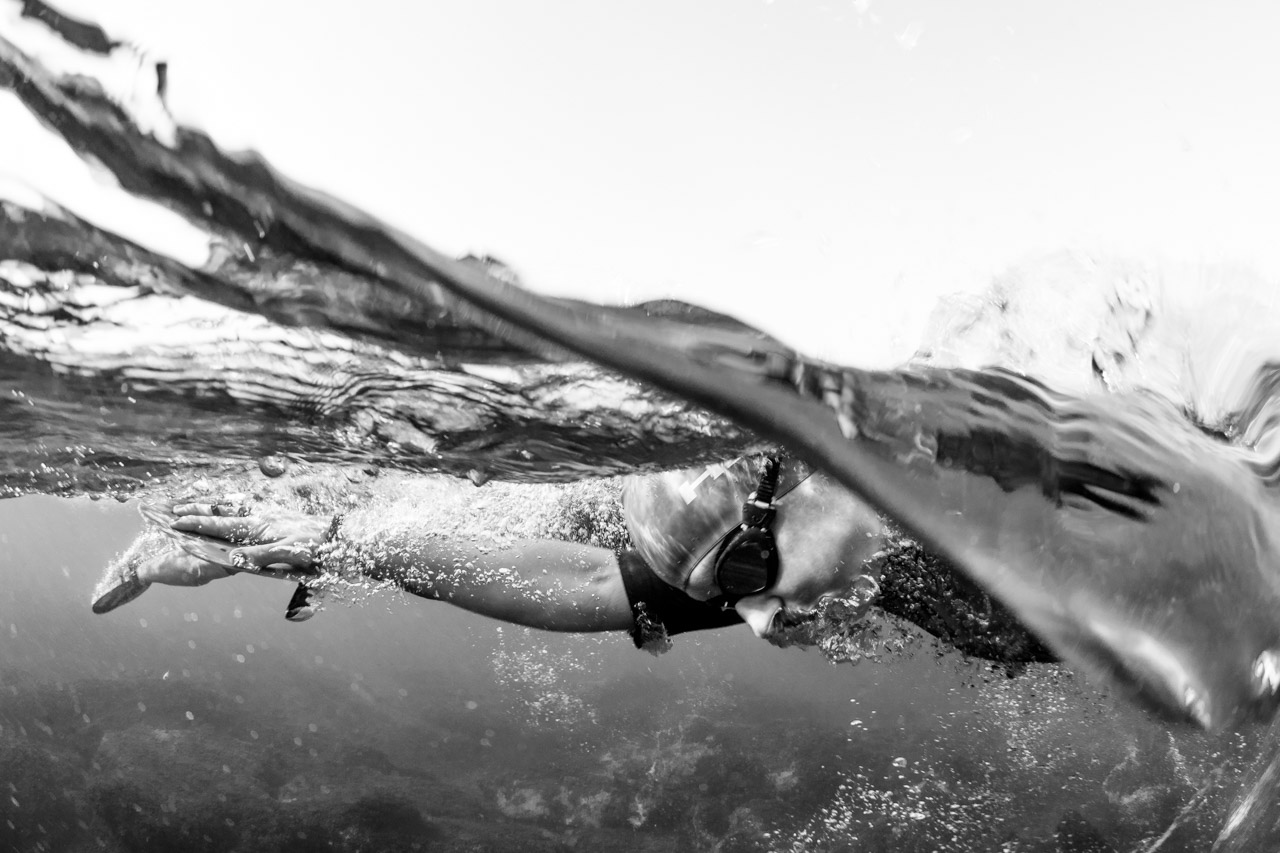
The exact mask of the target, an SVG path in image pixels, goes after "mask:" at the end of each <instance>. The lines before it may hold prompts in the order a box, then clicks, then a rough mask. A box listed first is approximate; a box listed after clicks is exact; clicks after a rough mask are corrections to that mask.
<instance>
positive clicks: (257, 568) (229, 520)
mask: <svg viewBox="0 0 1280 853" xmlns="http://www.w3.org/2000/svg"><path fill="white" fill-rule="evenodd" d="M173 515H175V516H176V518H175V519H174V520H173V521H172V522H171V523H170V525H169V527H170V528H171V529H173V530H175V531H178V532H180V533H188V534H197V535H199V536H202V537H207V538H209V539H213V540H221V542H224V543H227V544H229V545H234V546H238V547H235V548H232V549H227V548H226V547H225V545H224V546H222V547H220V548H219V549H218V550H220V551H224V552H225V553H226V560H227V561H228V562H230V565H229V566H227V565H225V563H224V564H222V565H219V566H218V568H221V569H222V570H223V571H225V572H227V573H228V574H230V573H232V572H235V571H246V572H256V573H259V574H271V575H277V576H294V577H296V576H297V575H298V574H303V575H307V574H314V573H315V572H316V571H317V570H318V565H317V564H318V559H317V552H318V549H319V547H320V545H321V543H323V542H324V540H325V536H326V533H327V532H328V530H329V524H330V522H329V519H327V518H323V517H320V516H314V515H306V514H304V513H292V512H268V513H263V514H261V515H242V514H240V510H239V509H238V508H235V507H231V508H228V507H227V506H225V505H223V504H208V503H188V504H178V505H176V506H174V507H173ZM186 547H187V546H185V545H184V548H186ZM187 550H190V551H194V552H196V553H195V554H193V555H191V556H197V558H199V557H201V556H204V555H203V553H202V552H201V549H198V548H187ZM205 562H208V561H207V560H206V561H205ZM217 562H218V563H223V561H221V560H219V561H217ZM209 580H214V578H212V577H210V578H209ZM204 582H206V583H207V581H204ZM191 585H192V586H194V585H195V584H191Z"/></svg>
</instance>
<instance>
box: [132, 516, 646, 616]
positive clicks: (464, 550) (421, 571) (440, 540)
mask: <svg viewBox="0 0 1280 853" xmlns="http://www.w3.org/2000/svg"><path fill="white" fill-rule="evenodd" d="M175 512H176V513H177V514H178V515H179V516H182V517H180V518H179V519H178V520H177V521H175V522H174V523H173V525H172V526H173V527H174V529H177V530H182V531H186V532H189V533H200V534H203V535H206V536H213V537H217V538H221V539H226V540H228V541H231V542H236V543H243V544H241V547H239V548H237V549H236V551H235V552H233V554H238V555H240V556H239V557H238V559H239V560H240V562H238V563H237V568H239V569H240V570H242V571H250V572H254V571H262V570H264V569H266V568H267V567H268V566H275V567H277V568H280V567H282V566H288V567H291V568H293V569H296V570H303V571H305V570H308V569H312V568H313V566H314V560H315V556H316V553H317V546H318V545H319V544H320V541H319V540H321V539H323V538H324V535H323V534H322V533H320V532H319V531H321V530H323V529H324V528H325V527H327V526H328V525H327V522H326V523H321V522H320V520H317V519H313V520H312V522H311V524H309V525H304V524H303V523H302V522H296V523H288V522H292V521H293V520H292V519H286V520H284V522H282V520H279V519H270V518H255V517H219V516H215V515H214V514H212V511H211V510H209V508H208V507H207V506H206V505H201V504H191V505H188V506H181V507H176V508H175ZM295 528H296V529H295ZM304 528H305V529H304ZM320 552H321V560H322V563H323V567H324V568H325V569H326V570H328V571H333V572H336V573H338V574H348V573H353V572H358V573H359V574H360V575H363V576H366V577H369V578H373V579H375V580H384V581H389V582H391V583H394V584H396V585H397V586H399V587H401V588H403V589H404V590H406V591H408V592H411V593H413V594H414V595H419V596H422V597H423V598H434V599H437V600H440V601H446V602H448V603H450V604H453V605H456V606H458V607H461V608H463V609H465V610H470V611H472V612H474V613H480V614H482V615H485V616H491V617H493V618H495V619H502V620H504V621H507V622H513V623H516V624H519V625H527V626H529V627H532V628H542V629H544V630H549V631H614V630H629V629H630V628H631V627H632V626H633V624H634V619H633V616H632V613H631V607H630V605H629V604H628V600H627V593H626V589H625V587H624V585H623V581H622V575H621V573H620V571H619V568H618V561H617V558H616V557H615V556H614V554H613V552H612V551H609V550H606V549H604V548H595V547H591V546H588V545H579V544H575V543H571V542H558V541H550V540H530V541H522V542H518V543H510V544H508V545H506V546H504V547H502V548H487V549H481V548H479V547H476V546H475V545H473V544H471V543H470V542H467V541H463V540H455V539H450V538H445V537H439V536H436V535H433V534H431V533H430V532H428V531H426V530H423V529H421V528H414V527H408V528H406V527H399V528H396V529H392V530H379V531H377V533H376V534H362V533H361V531H359V530H358V529H355V522H354V520H352V519H348V520H346V521H344V522H343V523H342V525H341V528H340V530H339V531H337V535H336V536H335V537H334V540H333V541H332V542H330V543H327V544H325V545H324V546H323V548H321V549H320ZM157 580H159V579H157ZM160 582H162V583H163V582H165V581H163V580H160Z"/></svg>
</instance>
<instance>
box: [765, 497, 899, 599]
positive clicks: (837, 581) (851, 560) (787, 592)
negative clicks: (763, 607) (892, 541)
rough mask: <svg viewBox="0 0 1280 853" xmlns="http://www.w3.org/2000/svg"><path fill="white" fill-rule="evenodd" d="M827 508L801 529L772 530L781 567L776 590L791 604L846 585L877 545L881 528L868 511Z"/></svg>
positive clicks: (857, 572)
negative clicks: (774, 533) (827, 510)
mask: <svg viewBox="0 0 1280 853" xmlns="http://www.w3.org/2000/svg"><path fill="white" fill-rule="evenodd" d="M833 509H834V510H835V511H830V512H825V513H822V514H821V515H819V516H817V517H815V518H813V519H812V520H811V522H810V523H808V524H806V525H804V527H803V529H798V528H783V527H781V526H780V528H779V530H778V550H779V553H780V554H781V557H782V566H783V567H782V575H781V577H780V578H779V583H778V587H777V594H778V595H780V596H782V597H784V598H786V599H788V601H789V603H791V604H793V605H794V606H798V607H813V606H815V605H817V603H818V600H819V599H820V598H821V597H822V596H823V595H826V594H827V593H830V592H843V591H845V590H847V589H848V588H849V586H850V584H851V583H852V582H853V579H854V578H856V577H857V576H858V575H860V574H862V572H863V563H864V561H865V560H867V559H868V558H870V557H871V556H872V555H873V554H875V553H876V552H877V551H878V550H880V547H881V545H882V544H883V540H884V537H883V527H882V525H881V523H880V519H879V518H878V517H877V516H876V515H875V514H874V513H872V512H870V511H869V510H865V509H863V508H861V507H855V508H850V507H846V506H838V507H834V508H833Z"/></svg>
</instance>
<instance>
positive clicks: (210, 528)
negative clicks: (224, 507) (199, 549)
mask: <svg viewBox="0 0 1280 853" xmlns="http://www.w3.org/2000/svg"><path fill="white" fill-rule="evenodd" d="M187 506H199V504H187ZM175 511H176V508H175ZM180 515H181V514H180ZM169 526H170V527H172V528H173V529H174V530H181V531H183V532H184V533H199V534H201V535H204V536H213V537H216V538H218V539H226V540H227V541H228V542H247V541H248V540H249V537H250V536H252V535H253V530H254V528H255V527H256V526H257V523H256V522H255V521H254V520H253V519H251V518H243V517H235V518H217V517H214V516H211V515H182V517H180V518H178V519H176V520H175V521H174V522H173V523H172V524H170V525H169Z"/></svg>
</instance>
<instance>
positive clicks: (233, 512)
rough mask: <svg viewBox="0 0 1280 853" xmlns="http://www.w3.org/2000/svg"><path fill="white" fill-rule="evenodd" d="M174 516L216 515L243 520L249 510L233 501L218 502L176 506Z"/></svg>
mask: <svg viewBox="0 0 1280 853" xmlns="http://www.w3.org/2000/svg"><path fill="white" fill-rule="evenodd" d="M173 514H174V515H215V516H226V517H231V518H243V517H244V516H246V515H248V514H249V508H248V507H247V506H245V505H244V504H239V503H235V502H233V501H218V502H217V503H187V504H175V505H174V507H173Z"/></svg>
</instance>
